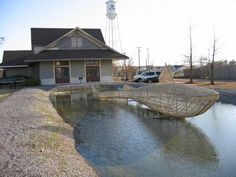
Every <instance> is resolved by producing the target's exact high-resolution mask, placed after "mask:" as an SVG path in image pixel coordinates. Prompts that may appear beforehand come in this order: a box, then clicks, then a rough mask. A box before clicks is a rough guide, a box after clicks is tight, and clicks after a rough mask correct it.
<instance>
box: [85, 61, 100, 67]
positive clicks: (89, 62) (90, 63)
mask: <svg viewBox="0 0 236 177" xmlns="http://www.w3.org/2000/svg"><path fill="white" fill-rule="evenodd" d="M86 65H87V66H88V65H89V66H94V65H99V60H87V61H86Z"/></svg>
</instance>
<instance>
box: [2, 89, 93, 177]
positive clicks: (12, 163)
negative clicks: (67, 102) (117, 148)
mask: <svg viewBox="0 0 236 177" xmlns="http://www.w3.org/2000/svg"><path fill="white" fill-rule="evenodd" d="M74 146H75V145H74V140H73V130H72V127H70V126H69V125H68V124H66V123H64V122H63V119H62V118H61V117H60V116H59V115H58V114H57V112H56V110H55V109H54V108H53V106H52V104H51V102H50V101H49V95H48V92H46V91H43V90H40V89H22V90H20V91H17V92H14V93H13V95H11V96H9V97H8V98H6V100H4V101H3V102H1V103H0V177H3V176H4V177H15V176H17V177H21V176H35V177H36V176H50V177H51V176H91V177H92V176H97V174H96V172H95V171H94V170H93V169H92V167H90V166H89V164H88V163H87V162H86V160H85V159H84V158H83V157H82V156H81V155H80V154H79V153H78V152H77V151H76V149H75V147H74Z"/></svg>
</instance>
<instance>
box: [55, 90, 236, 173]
mask: <svg viewBox="0 0 236 177" xmlns="http://www.w3.org/2000/svg"><path fill="white" fill-rule="evenodd" d="M51 100H52V102H53V103H54V106H55V108H56V109H57V110H58V112H59V114H61V116H62V117H63V118H64V120H65V122H67V123H69V124H71V125H72V126H73V127H74V138H75V146H76V149H77V150H78V151H79V152H80V154H82V155H83V156H84V158H85V159H87V160H88V162H89V163H90V164H91V165H92V166H93V167H94V168H95V169H96V170H97V172H98V173H99V174H100V176H104V177H106V176H109V177H110V176H135V177H139V176H140V177H141V176H142V177H149V176H150V177H154V176H155V177H156V176H160V177H162V176H171V177H173V176H180V177H183V176H201V177H203V176H214V177H215V176H227V177H230V176H232V177H233V176H235V174H236V168H235V167H236V153H235V150H236V106H233V105H227V104H221V103H216V104H215V105H214V106H213V107H212V108H211V109H210V110H208V111H207V112H206V113H204V114H203V115H200V116H197V117H194V118H188V119H185V120H177V119H173V118H164V119H163V118H162V119H160V118H157V117H158V113H157V112H154V111H152V110H150V109H148V108H147V107H145V106H143V105H140V104H138V103H136V102H133V101H131V100H129V101H128V102H126V103H125V102H124V103H121V102H116V103H115V102H109V101H99V100H96V99H95V98H93V97H92V95H90V94H85V93H77V94H71V95H64V96H54V97H52V99H51Z"/></svg>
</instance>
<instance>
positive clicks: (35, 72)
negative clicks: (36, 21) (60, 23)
mask: <svg viewBox="0 0 236 177" xmlns="http://www.w3.org/2000/svg"><path fill="white" fill-rule="evenodd" d="M31 45H32V50H11V51H4V54H3V62H2V63H1V64H0V67H1V68H2V69H5V71H6V76H7V77H9V76H15V75H25V76H29V77H33V78H36V79H40V80H41V83H42V85H54V84H59V83H80V82H83V83H86V82H109V81H112V61H113V60H121V59H122V60H125V59H128V57H127V56H125V55H123V54H120V53H119V52H117V51H115V50H114V49H112V48H110V47H109V46H107V45H106V44H105V41H104V38H103V35H102V32H101V30H100V29H80V28H78V27H76V28H75V29H69V28H66V29H65V28H31Z"/></svg>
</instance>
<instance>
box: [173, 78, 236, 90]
mask: <svg viewBox="0 0 236 177" xmlns="http://www.w3.org/2000/svg"><path fill="white" fill-rule="evenodd" d="M188 81H189V79H175V82H176V83H183V84H187V83H188ZM193 85H197V86H201V87H208V88H214V89H227V90H236V81H215V85H210V81H209V80H200V79H197V80H194V83H193Z"/></svg>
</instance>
